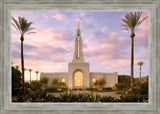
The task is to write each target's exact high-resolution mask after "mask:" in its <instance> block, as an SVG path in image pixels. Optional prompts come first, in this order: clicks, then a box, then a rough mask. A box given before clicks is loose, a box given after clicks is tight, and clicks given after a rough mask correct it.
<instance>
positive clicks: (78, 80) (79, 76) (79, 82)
mask: <svg viewBox="0 0 160 114" xmlns="http://www.w3.org/2000/svg"><path fill="white" fill-rule="evenodd" d="M83 77H84V76H83V72H82V71H79V70H78V71H76V72H75V73H74V87H83Z"/></svg>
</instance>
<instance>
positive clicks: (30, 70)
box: [28, 69, 32, 84]
mask: <svg viewBox="0 0 160 114" xmlns="http://www.w3.org/2000/svg"><path fill="white" fill-rule="evenodd" d="M28 71H29V73H30V84H31V72H32V69H28Z"/></svg>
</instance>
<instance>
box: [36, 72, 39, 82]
mask: <svg viewBox="0 0 160 114" xmlns="http://www.w3.org/2000/svg"><path fill="white" fill-rule="evenodd" d="M35 73H36V80H38V73H39V72H38V71H36V72H35Z"/></svg>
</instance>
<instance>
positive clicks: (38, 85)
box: [31, 81, 42, 90]
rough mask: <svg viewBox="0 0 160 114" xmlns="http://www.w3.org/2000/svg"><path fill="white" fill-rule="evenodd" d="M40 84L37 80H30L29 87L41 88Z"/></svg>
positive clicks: (33, 88)
mask: <svg viewBox="0 0 160 114" xmlns="http://www.w3.org/2000/svg"><path fill="white" fill-rule="evenodd" d="M41 86H42V84H41V83H40V82H39V81H32V82H31V89H32V90H37V89H41Z"/></svg>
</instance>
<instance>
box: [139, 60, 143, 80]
mask: <svg viewBox="0 0 160 114" xmlns="http://www.w3.org/2000/svg"><path fill="white" fill-rule="evenodd" d="M138 65H139V66H140V68H139V70H140V79H139V80H140V81H141V69H142V65H143V62H139V63H138Z"/></svg>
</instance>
